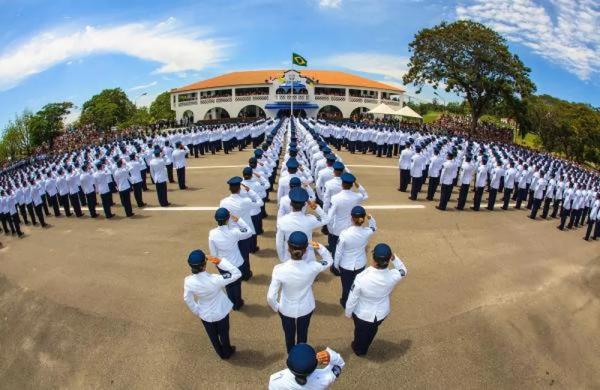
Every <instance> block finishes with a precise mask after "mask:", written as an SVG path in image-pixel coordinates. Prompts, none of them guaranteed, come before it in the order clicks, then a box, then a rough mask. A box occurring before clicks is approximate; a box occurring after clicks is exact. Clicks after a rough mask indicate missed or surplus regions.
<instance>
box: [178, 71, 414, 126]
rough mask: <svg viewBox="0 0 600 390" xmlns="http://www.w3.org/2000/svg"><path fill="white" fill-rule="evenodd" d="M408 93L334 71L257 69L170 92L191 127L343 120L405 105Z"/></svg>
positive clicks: (229, 74) (179, 113)
mask: <svg viewBox="0 0 600 390" xmlns="http://www.w3.org/2000/svg"><path fill="white" fill-rule="evenodd" d="M403 100H404V90H403V89H402V88H398V87H395V86H391V85H387V84H384V83H381V82H378V81H374V80H370V79H367V78H364V77H361V76H358V75H354V74H350V73H345V72H339V71H331V70H302V71H297V70H287V71H285V70H256V71H245V72H233V73H227V74H224V75H221V76H217V77H214V78H212V79H208V80H204V81H199V82H197V83H193V84H190V85H187V86H184V87H181V88H176V89H173V90H171V108H172V109H173V110H174V111H175V113H176V119H177V120H178V121H183V122H187V123H194V122H197V121H200V120H212V119H224V118H257V117H277V116H282V115H289V114H290V112H291V109H292V106H293V109H294V114H295V115H301V116H306V117H312V118H321V117H325V118H330V119H341V118H350V117H352V116H354V115H357V114H363V113H364V112H366V111H368V110H370V109H372V108H374V107H376V106H377V105H379V104H380V103H385V104H387V105H389V106H390V107H392V108H393V109H394V110H399V109H400V108H401V107H402V105H403Z"/></svg>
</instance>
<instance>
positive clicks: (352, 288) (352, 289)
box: [350, 283, 354, 291]
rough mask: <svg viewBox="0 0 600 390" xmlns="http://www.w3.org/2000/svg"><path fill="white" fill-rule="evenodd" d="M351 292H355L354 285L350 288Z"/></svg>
mask: <svg viewBox="0 0 600 390" xmlns="http://www.w3.org/2000/svg"><path fill="white" fill-rule="evenodd" d="M350 291H354V283H352V287H350Z"/></svg>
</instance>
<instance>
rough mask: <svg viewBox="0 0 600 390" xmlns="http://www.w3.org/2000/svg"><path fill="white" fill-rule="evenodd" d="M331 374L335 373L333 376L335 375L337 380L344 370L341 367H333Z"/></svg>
mask: <svg viewBox="0 0 600 390" xmlns="http://www.w3.org/2000/svg"><path fill="white" fill-rule="evenodd" d="M331 372H333V375H335V377H336V378H337V377H339V376H340V374H341V373H342V369H341V368H340V366H333V368H332V369H331Z"/></svg>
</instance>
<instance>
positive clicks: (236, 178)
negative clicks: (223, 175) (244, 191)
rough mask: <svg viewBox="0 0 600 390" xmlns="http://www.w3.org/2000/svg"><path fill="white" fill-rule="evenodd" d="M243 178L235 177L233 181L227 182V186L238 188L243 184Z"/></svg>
mask: <svg viewBox="0 0 600 390" xmlns="http://www.w3.org/2000/svg"><path fill="white" fill-rule="evenodd" d="M242 180H243V179H242V178H241V177H239V176H234V177H232V178H231V179H229V180H227V184H229V185H230V186H236V185H240V184H242Z"/></svg>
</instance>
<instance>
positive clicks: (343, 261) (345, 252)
mask: <svg viewBox="0 0 600 390" xmlns="http://www.w3.org/2000/svg"><path fill="white" fill-rule="evenodd" d="M368 221H369V227H364V226H356V225H352V226H350V227H349V228H346V229H344V231H343V232H342V233H341V234H340V239H339V241H338V244H337V247H336V250H335V259H334V261H333V265H334V267H335V268H337V269H339V268H343V269H347V270H351V271H354V270H357V269H361V268H363V267H365V265H367V255H366V253H365V248H366V247H367V244H368V243H369V239H370V238H371V236H372V235H373V233H375V230H377V225H376V223H375V218H373V217H371V219H369V220H368Z"/></svg>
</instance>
